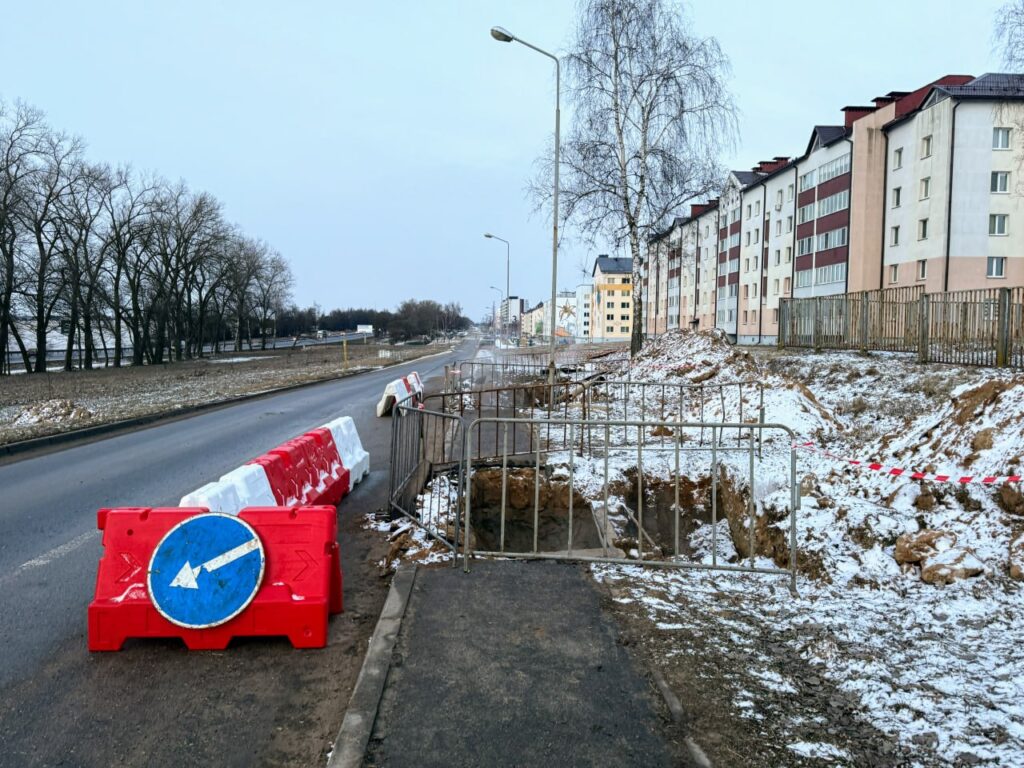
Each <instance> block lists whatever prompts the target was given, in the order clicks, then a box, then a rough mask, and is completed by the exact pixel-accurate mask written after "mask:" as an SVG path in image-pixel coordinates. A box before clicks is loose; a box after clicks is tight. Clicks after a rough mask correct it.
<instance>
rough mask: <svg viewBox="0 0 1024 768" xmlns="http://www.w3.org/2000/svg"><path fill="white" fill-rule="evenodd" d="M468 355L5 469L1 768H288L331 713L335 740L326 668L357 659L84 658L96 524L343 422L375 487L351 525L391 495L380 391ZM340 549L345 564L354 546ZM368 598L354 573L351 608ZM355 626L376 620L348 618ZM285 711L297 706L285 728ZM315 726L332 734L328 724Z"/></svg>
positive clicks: (364, 488) (174, 653) (143, 651)
mask: <svg viewBox="0 0 1024 768" xmlns="http://www.w3.org/2000/svg"><path fill="white" fill-rule="evenodd" d="M471 349H472V348H471V346H470V344H469V343H468V342H467V343H464V344H463V346H462V347H461V348H460V349H459V350H457V351H456V352H455V353H451V354H446V355H444V356H437V357H432V358H429V359H426V360H424V361H421V362H413V363H408V364H405V365H401V366H395V367H393V368H387V369H384V370H381V371H377V372H373V373H368V374H361V375H357V376H353V377H351V378H347V379H342V380H340V381H334V382H327V383H324V384H318V385H313V386H310V387H307V388H303V389H298V390H293V391H290V392H286V393H283V394H280V395H275V396H271V397H267V398H261V399H257V400H252V401H248V402H244V403H241V404H238V405H233V406H230V407H225V408H223V409H218V410H213V411H207V412H204V413H201V414H199V415H196V416H193V417H190V418H184V419H180V420H175V421H170V422H164V423H161V424H158V425H155V426H150V427H147V428H144V429H140V430H138V431H135V432H130V433H126V434H119V435H116V436H113V437H109V438H104V439H101V440H97V441H93V442H89V443H86V444H76V445H74V446H73V447H69V448H65V449H63V450H59V451H56V452H53V453H47V454H45V455H38V456H28V457H25V458H22V459H20V460H16V461H12V462H7V463H4V464H0V765H31V764H39V765H52V764H69V765H136V764H144V763H145V764H150V765H157V764H166V765H191V764H213V763H216V764H221V765H249V764H253V763H264V764H270V763H281V762H288V761H289V760H290V759H291V756H292V755H293V751H289V750H290V749H292V747H290V746H289V745H294V744H295V743H297V742H301V739H302V738H303V729H304V728H309V727H310V719H311V718H310V716H309V715H310V714H311V713H313V712H314V710H316V711H319V712H321V713H322V712H324V711H327V712H331V711H333V710H337V718H336V722H335V723H334V724H333V727H334V728H336V727H337V725H338V724H340V722H341V716H342V714H343V711H344V706H345V700H346V697H347V691H343V690H340V687H339V685H338V684H337V683H336V681H333V680H332V679H331V674H330V669H337V668H338V665H339V664H342V663H343V664H344V670H345V674H346V676H347V675H348V673H349V672H350V671H351V670H350V667H353V666H354V667H355V668H356V669H357V668H358V664H359V663H360V662H361V658H362V657H361V653H362V651H359V653H358V654H356V656H357V657H356V658H355V659H344V660H339V659H336V658H334V657H332V656H331V655H330V654H329V653H326V652H316V651H314V652H295V651H292V650H291V648H290V646H288V645H287V643H286V642H284V641H252V640H247V641H242V642H238V641H236V644H235V646H233V647H232V648H231V649H229V650H228V651H227V652H225V653H206V654H188V653H187V652H185V651H184V650H183V646H181V645H180V643H177V642H176V641H175V642H174V643H171V642H166V643H165V642H163V641H160V642H152V641H150V642H147V643H142V644H136V645H135V646H129V647H128V648H126V650H124V651H121V652H120V653H115V654H89V653H88V652H87V650H86V636H85V635H86V607H87V605H88V603H89V601H90V600H91V597H92V591H93V586H94V582H95V574H96V562H97V560H98V558H99V557H100V554H101V546H100V533H99V531H97V530H96V510H97V509H99V508H100V507H113V506H167V505H171V506H173V505H175V504H176V503H177V501H178V499H179V498H180V497H181V496H182V495H183V494H184V493H186V492H188V491H190V490H193V489H194V488H197V487H198V486H200V485H202V484H203V483H205V482H208V481H209V480H211V479H215V478H216V477H218V476H219V475H221V474H223V473H224V472H226V471H228V470H230V469H231V468H233V467H236V466H238V465H239V464H241V463H243V462H245V461H246V460H248V459H249V458H251V457H252V456H254V455H257V454H259V453H261V452H263V451H264V450H266V449H268V448H270V447H272V446H273V445H276V444H277V443H280V442H282V441H284V440H285V439H288V438H290V437H292V436H294V435H296V434H299V433H301V432H303V431H306V430H308V429H310V428H313V427H315V426H317V425H319V424H322V423H324V422H326V421H328V420H329V419H331V418H334V417H336V416H343V415H349V416H352V417H353V418H354V419H355V421H356V424H357V427H358V429H359V433H360V436H361V438H362V440H363V443H364V447H366V449H367V450H368V451H369V452H370V456H371V474H370V476H369V478H368V479H367V480H366V481H364V483H363V484H361V485H360V486H358V487H357V489H356V491H355V492H354V493H353V494H352V495H351V496H349V497H348V498H347V499H346V500H345V502H343V503H342V506H341V513H342V517H343V519H344V518H345V517H346V516H348V517H354V516H361V515H362V514H364V513H366V512H368V511H373V509H375V508H378V507H381V506H383V502H384V501H385V500H386V489H387V474H386V470H387V452H388V446H389V442H390V421H389V420H388V419H377V418H376V416H375V415H374V413H373V406H374V404H375V403H376V401H377V400H378V399H379V397H380V394H381V392H382V390H383V387H384V384H385V383H386V382H387V381H390V380H391V379H393V378H395V377H396V376H398V375H401V374H403V373H408V372H409V371H412V370H418V371H419V372H420V374H421V376H422V377H423V378H424V379H427V378H429V377H431V376H435V375H437V374H439V373H440V372H441V370H442V369H443V366H444V365H445V364H446V363H450V362H452V361H453V360H454V359H456V358H463V357H467V356H469V353H470V352H471ZM353 525H355V524H353V523H350V525H349V531H351V530H353ZM341 528H342V531H343V533H342V534H340V535H342V536H344V535H346V534H345V533H344V531H345V530H346V529H345V526H344V525H342V526H341ZM355 530H358V526H357V525H356V527H355ZM341 544H342V556H343V565H344V563H345V558H346V547H347V544H348V542H346V541H342V542H341ZM359 554H360V555H363V554H365V553H364V552H362V551H360V553H359ZM346 568H348V566H346ZM359 586H360V585H358V584H352V583H351V579H350V578H349V570H346V583H345V593H346V607H347V608H348V606H349V605H351V604H352V600H351V599H350V592H353V591H354V590H358V589H359ZM375 588H376V589H378V590H380V589H381V587H380V586H376V587H375ZM356 598H358V594H356ZM367 612H368V613H370V614H372V613H373V603H372V602H371V603H370V604H368V606H367ZM338 619H341V617H338ZM338 619H336V620H335V622H332V623H337V622H338ZM347 619H348V620H349V621H352V620H359V621H364V622H365V621H370V622H372V621H375V619H376V616H375V615H367V616H360V615H359V613H358V611H357V612H356V613H355V615H354V616H353V614H352V612H351V611H347ZM339 631H341V630H339ZM334 642H335V632H334V628H333V627H332V638H331V643H332V644H333V643H334ZM353 653H354V651H353ZM328 667H330V669H328ZM331 696H333V697H335V698H334V699H330V700H328V702H327V705H326V708H325V702H324V697H331ZM313 699H317V700H316V701H313ZM282 702H284V703H285V705H286V706H288V707H290V708H292V711H291V712H290V714H288V715H287V716H285V715H284V713H282V711H281V706H282ZM317 708H319V709H317ZM304 709H305V710H306V712H305V715H306V716H304V711H303V710H304ZM323 717H328V716H326V715H325V716H323ZM323 717H321V718H320V719H323ZM317 726H318V732H327V731H329V730H330V728H331V727H332V724H331V723H323V722H319V721H318V722H317ZM289 737H290V739H289ZM319 748H320V747H319V746H318V747H317V748H316V749H319ZM312 754H314V755H315V754H317V751H316V750H314V751H313V753H312Z"/></svg>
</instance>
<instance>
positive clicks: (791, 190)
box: [786, 184, 793, 200]
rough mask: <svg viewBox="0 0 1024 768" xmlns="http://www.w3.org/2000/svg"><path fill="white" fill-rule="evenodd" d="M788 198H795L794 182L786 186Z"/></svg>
mask: <svg viewBox="0 0 1024 768" xmlns="http://www.w3.org/2000/svg"><path fill="white" fill-rule="evenodd" d="M786 199H787V200H792V199H793V185H792V184H790V185H789V186H788V187H787V188H786Z"/></svg>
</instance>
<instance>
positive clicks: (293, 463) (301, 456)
mask: <svg viewBox="0 0 1024 768" xmlns="http://www.w3.org/2000/svg"><path fill="white" fill-rule="evenodd" d="M267 453H269V454H271V455H276V456H280V457H282V458H283V459H284V460H285V464H286V466H287V472H288V476H289V478H290V479H291V480H292V482H293V483H294V484H295V488H296V489H297V492H296V495H295V498H296V499H298V503H300V504H306V503H309V499H310V498H312V496H313V495H314V493H315V489H316V487H317V486H318V485H319V484H320V476H319V474H318V473H317V471H316V469H315V468H314V467H313V459H312V456H311V455H310V447H309V445H307V441H306V440H305V439H303V438H301V437H297V438H294V439H292V440H288V441H287V442H284V443H281V445H279V446H277V447H276V448H272V449H271V450H269V451H267Z"/></svg>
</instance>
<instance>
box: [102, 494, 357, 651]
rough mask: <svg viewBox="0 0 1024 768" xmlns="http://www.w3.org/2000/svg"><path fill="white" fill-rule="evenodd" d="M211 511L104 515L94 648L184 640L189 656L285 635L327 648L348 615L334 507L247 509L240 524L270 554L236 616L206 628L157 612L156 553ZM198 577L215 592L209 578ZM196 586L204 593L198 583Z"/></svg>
mask: <svg viewBox="0 0 1024 768" xmlns="http://www.w3.org/2000/svg"><path fill="white" fill-rule="evenodd" d="M205 512H206V510H205V509H183V508H180V507H170V508H166V509H151V508H145V507H136V508H124V509H101V510H100V511H99V513H98V515H97V525H98V527H99V529H100V530H101V531H103V557H102V558H101V559H100V564H99V571H98V573H97V575H96V592H95V596H94V598H93V601H92V602H91V603H90V604H89V650H90V651H117V650H120V648H121V646H122V645H123V644H124V641H125V640H127V639H128V638H154V637H179V638H181V639H182V640H183V641H184V642H185V644H186V645H187V646H188V648H189V649H190V650H219V649H223V648H226V647H227V645H228V643H229V642H231V639H232V638H235V637H248V636H260V637H272V636H285V637H287V638H288V639H289V640H290V641H291V643H292V645H293V646H294V647H296V648H323V647H324V646H326V645H327V623H328V617H329V615H330V614H333V613H340V612H341V611H342V575H341V567H340V558H339V554H338V541H337V537H338V518H337V512H336V511H335V510H334V508H333V507H299V508H291V509H285V508H281V507H277V508H274V507H269V508H266V507H265V508H247V509H243V510H241V511H240V512H239V514H238V518H239V519H241V520H244V521H245V522H246V523H247V524H248V525H249V526H250V527H251V528H252V530H253V532H254V533H255V534H256V536H257V537H258V538H259V542H260V546H261V548H262V551H263V552H265V553H266V557H265V561H264V562H265V565H264V570H263V571H262V574H261V579H260V581H259V583H258V584H257V585H256V592H255V595H254V596H253V597H252V599H251V601H250V602H249V603H248V604H247V605H245V606H244V608H243V609H242V610H240V611H239V612H238V613H237V614H235V615H234V616H233V617H231V618H229V619H226V620H224V621H222V622H219V623H215V624H211V625H208V626H202V627H196V626H193V625H188V624H184V623H182V622H180V621H177V622H175V621H172V620H171V619H170V617H169V616H166V615H165V614H164V613H162V612H161V611H160V610H158V608H157V607H156V604H155V603H154V600H153V599H152V596H151V595H150V589H151V588H153V589H154V590H156V589H158V587H156V586H155V584H154V583H153V582H152V581H151V579H152V578H154V571H153V567H154V566H153V560H154V551H155V550H157V549H158V548H159V547H160V545H161V543H162V542H163V540H164V537H165V536H167V535H168V533H169V532H170V531H171V530H172V529H173V528H174V527H175V526H176V525H179V524H180V523H182V522H183V521H185V520H187V519H189V518H191V517H195V516H197V515H203V514H204V513H205ZM222 559H223V557H222ZM186 565H188V563H186ZM206 567H207V569H210V566H209V565H208V564H207V565H206ZM217 567H219V566H217V565H216V564H215V565H213V566H212V568H213V569H214V570H215V569H216V568H217ZM195 570H196V572H197V573H198V572H200V571H201V570H202V569H201V568H197V569H195ZM162 575H163V577H164V578H169V574H166V573H165V574H162ZM200 579H201V581H203V583H204V585H205V587H204V589H209V588H210V587H209V584H210V582H209V580H208V577H207V579H206V580H204V579H203V577H202V576H201V577H200ZM172 586H175V585H174V584H172ZM178 586H180V585H178ZM191 586H192V587H193V588H194V589H196V590H198V589H199V588H198V587H197V586H196V584H195V582H194V581H193V582H192V585H191ZM185 591H189V590H185ZM196 594H197V595H198V591H197V592H196Z"/></svg>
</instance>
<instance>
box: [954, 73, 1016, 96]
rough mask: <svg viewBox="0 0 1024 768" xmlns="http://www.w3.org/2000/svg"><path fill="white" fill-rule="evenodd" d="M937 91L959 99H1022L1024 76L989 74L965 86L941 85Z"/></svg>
mask: <svg viewBox="0 0 1024 768" xmlns="http://www.w3.org/2000/svg"><path fill="white" fill-rule="evenodd" d="M935 90H937V91H941V92H943V93H947V94H949V95H950V96H953V97H955V98H958V99H1022V98H1024V75H1021V74H1007V73H998V72H988V73H986V74H984V75H982V76H981V77H976V78H974V79H973V80H971V81H970V82H967V83H964V84H963V85H940V86H936V88H935Z"/></svg>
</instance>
